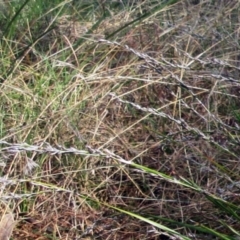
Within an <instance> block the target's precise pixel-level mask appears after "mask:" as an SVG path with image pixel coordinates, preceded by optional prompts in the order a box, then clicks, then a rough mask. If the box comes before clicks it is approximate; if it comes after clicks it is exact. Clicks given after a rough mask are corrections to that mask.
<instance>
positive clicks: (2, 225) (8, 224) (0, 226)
mask: <svg viewBox="0 0 240 240" xmlns="http://www.w3.org/2000/svg"><path fill="white" fill-rule="evenodd" d="M14 225H15V221H14V218H13V214H11V213H8V214H5V215H4V216H3V217H2V220H1V222H0V240H9V239H10V236H11V234H12V231H13V228H14Z"/></svg>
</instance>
